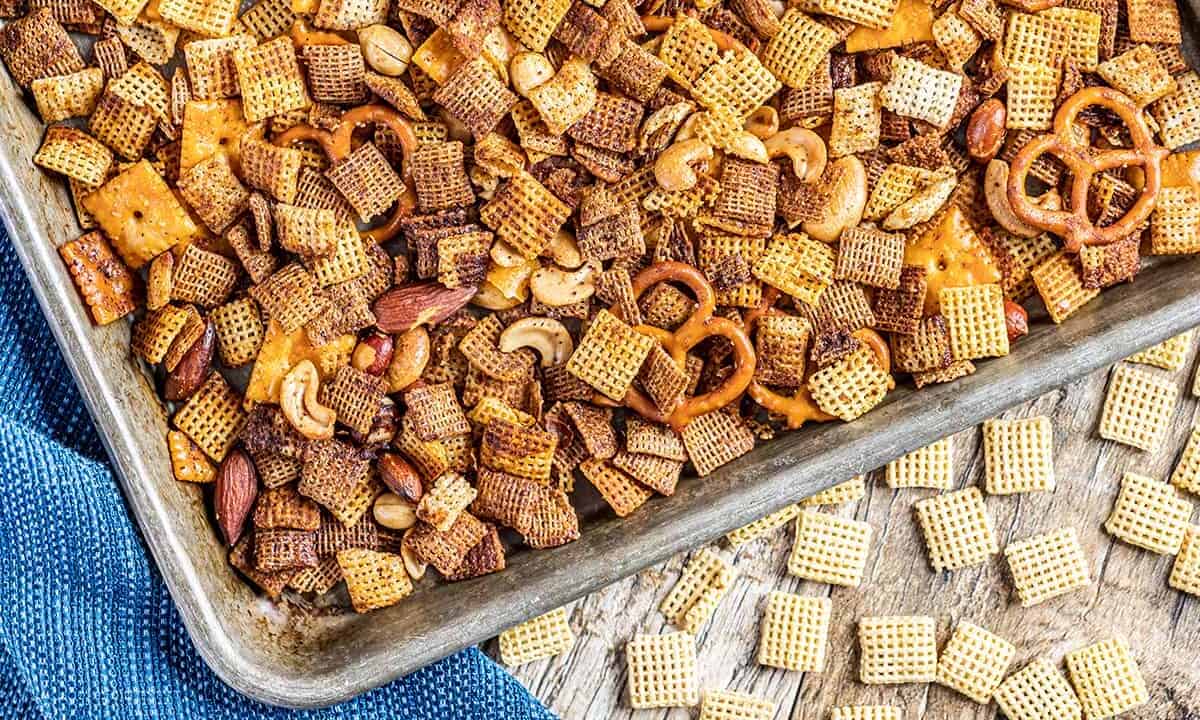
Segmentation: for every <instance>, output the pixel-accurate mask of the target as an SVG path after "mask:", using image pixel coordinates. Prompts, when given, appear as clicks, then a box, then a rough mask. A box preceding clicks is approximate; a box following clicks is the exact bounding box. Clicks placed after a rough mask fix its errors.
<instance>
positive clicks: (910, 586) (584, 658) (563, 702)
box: [488, 348, 1200, 720]
mask: <svg viewBox="0 0 1200 720" xmlns="http://www.w3.org/2000/svg"><path fill="white" fill-rule="evenodd" d="M1195 361H1196V358H1195V349H1194V348H1193V350H1192V357H1190V358H1189V362H1188V363H1187V365H1186V366H1185V369H1184V370H1181V371H1179V372H1177V373H1173V374H1172V375H1173V377H1174V378H1175V379H1176V381H1177V383H1178V386H1179V387H1180V391H1181V396H1180V397H1181V401H1180V403H1179V405H1178V407H1177V409H1176V413H1175V419H1174V424H1173V427H1172V428H1171V431H1170V434H1169V436H1168V437H1167V439H1166V440H1165V442H1164V443H1163V446H1162V448H1161V449H1160V450H1159V451H1158V452H1156V453H1144V452H1141V451H1138V450H1136V449H1133V448H1129V447H1126V446H1123V445H1119V444H1117V443H1113V442H1109V441H1106V440H1101V439H1100V438H1099V437H1098V435H1097V433H1096V428H1097V425H1098V422H1099V416H1100V409H1101V407H1102V405H1103V402H1104V393H1105V388H1106V386H1107V380H1108V372H1099V373H1096V374H1094V375H1091V376H1089V377H1086V378H1084V379H1082V380H1079V381H1077V382H1075V383H1072V384H1070V385H1067V386H1064V387H1062V388H1060V389H1059V390H1056V391H1054V392H1051V393H1049V394H1047V395H1044V396H1042V397H1041V398H1038V399H1037V400H1035V401H1033V402H1030V403H1027V404H1025V405H1021V406H1018V407H1016V408H1013V409H1012V410H1010V411H1008V412H1006V413H1005V414H1004V417H1009V418H1014V417H1026V416H1033V415H1048V416H1049V417H1050V418H1051V420H1052V423H1053V426H1054V447H1055V476H1056V479H1057V486H1058V487H1057V490H1056V491H1055V492H1054V493H1052V494H1023V495H1012V496H996V497H987V498H986V501H985V502H986V504H987V508H988V512H989V513H990V515H991V517H992V519H993V522H994V524H995V527H996V531H997V534H998V536H999V542H1000V546H1001V547H1002V548H1003V547H1004V546H1005V545H1006V544H1008V543H1009V542H1010V541H1013V540H1018V539H1022V538H1025V537H1028V536H1030V535H1035V534H1039V533H1044V532H1048V531H1051V530H1055V529H1058V528H1061V527H1063V526H1065V525H1071V526H1074V527H1075V528H1076V529H1077V530H1078V532H1079V536H1080V541H1081V542H1082V544H1083V548H1084V552H1085V553H1086V555H1087V557H1088V558H1089V560H1090V563H1091V577H1092V579H1093V583H1092V585H1091V586H1090V587H1087V588H1084V589H1081V590H1077V591H1075V592H1072V593H1070V594H1067V595H1065V596H1062V597H1059V598H1055V599H1053V600H1049V601H1047V602H1045V603H1043V604H1041V605H1038V606H1035V607H1032V608H1022V607H1020V605H1019V604H1018V603H1017V601H1016V596H1015V593H1014V591H1013V588H1012V583H1011V580H1010V579H1009V578H1008V577H1007V564H1006V563H1005V561H1004V559H1003V555H996V556H994V557H993V558H992V559H991V560H990V561H989V562H987V563H985V564H983V565H981V566H977V567H973V568H968V569H965V570H960V571H957V572H943V573H935V572H934V571H933V570H932V569H931V568H930V566H929V561H928V560H927V558H926V554H925V547H924V542H923V540H922V539H921V536H920V530H919V528H918V527H917V523H916V520H915V518H914V514H913V510H912V505H913V503H914V502H915V501H917V500H919V499H921V498H923V497H927V496H929V495H931V494H934V492H935V491H932V490H912V489H910V490H891V489H890V488H888V487H887V484H886V483H885V482H884V480H883V472H882V469H881V470H877V471H875V472H873V473H871V474H870V475H869V476H868V485H867V496H866V497H864V498H863V499H862V500H859V501H858V502H855V503H850V504H849V505H848V506H845V507H841V508H837V509H836V510H835V512H836V513H837V514H839V515H843V516H846V517H853V518H856V519H858V520H862V521H866V522H869V523H870V524H871V525H873V526H874V528H875V535H874V538H873V539H872V548H871V554H870V556H869V559H868V563H867V569H866V577H865V579H864V580H863V583H862V586H861V587H859V588H842V587H831V586H829V585H823V584H818V583H813V582H808V581H803V580H800V579H799V578H796V577H792V576H789V575H788V574H787V571H786V563H787V556H788V553H789V552H790V549H791V545H792V529H791V527H790V526H788V527H786V528H784V529H780V530H777V531H776V532H774V533H773V534H772V535H771V536H770V537H769V538H760V539H758V540H755V541H754V542H751V543H748V544H746V545H743V546H742V547H741V548H739V549H738V550H737V551H736V552H734V551H732V550H731V549H730V548H728V547H727V546H726V545H725V544H724V542H723V541H722V542H721V543H719V547H720V548H721V552H722V553H723V554H724V555H725V556H726V557H732V558H733V560H734V566H735V567H736V569H737V571H738V573H739V576H738V580H737V582H736V584H735V585H734V588H733V589H732V590H731V591H730V592H729V594H728V595H726V596H725V598H724V599H723V600H722V601H721V604H720V605H719V606H718V608H717V610H716V612H715V613H714V615H713V617H712V619H711V620H710V621H709V623H708V624H707V625H706V626H705V628H704V629H703V631H702V632H701V633H700V635H699V637H698V654H699V665H700V680H701V687H703V688H714V689H733V690H739V691H744V692H750V693H753V694H755V695H758V696H761V697H765V698H769V699H771V700H773V701H775V702H776V703H778V711H777V712H776V715H775V717H776V718H777V719H778V720H782V719H784V718H792V719H793V720H800V719H804V720H826V718H828V716H829V710H830V708H831V707H833V706H834V705H838V704H867V703H879V704H895V705H898V706H902V707H904V708H905V709H906V712H905V715H904V717H905V718H906V720H914V719H916V718H930V719H932V718H937V719H939V720H940V719H942V718H946V719H953V720H974V719H981V718H992V717H996V716H997V715H998V712H997V710H996V706H995V704H994V703H993V704H990V705H987V706H980V705H977V704H975V703H973V702H971V701H970V700H968V699H966V698H965V697H963V696H961V695H959V694H957V693H955V692H953V691H951V690H949V689H947V688H945V687H942V686H940V685H935V684H929V685H896V686H878V685H875V686H869V685H863V684H862V683H859V682H858V680H857V677H858V643H857V639H856V638H857V635H856V633H857V627H856V621H857V620H858V618H860V617H863V616H865V615H889V614H914V615H915V614H922V615H932V616H935V617H936V618H937V620H938V642H939V647H940V646H941V645H942V644H944V643H945V641H946V639H947V638H948V637H949V633H950V628H951V627H952V624H953V623H956V622H957V621H958V620H960V619H966V620H971V621H972V622H975V623H976V624H979V625H981V626H983V627H985V628H987V629H989V630H991V631H993V632H995V633H997V634H999V635H1001V636H1002V637H1005V638H1007V639H1009V640H1010V641H1012V642H1013V643H1015V644H1016V645H1017V655H1016V659H1015V661H1014V664H1013V666H1012V667H1011V668H1010V671H1013V670H1016V669H1018V668H1020V667H1021V666H1023V665H1024V664H1025V663H1027V662H1028V661H1030V660H1032V659H1033V658H1035V657H1038V656H1043V655H1044V656H1049V657H1050V658H1051V659H1052V660H1053V661H1054V662H1060V661H1061V659H1062V657H1063V655H1064V653H1066V652H1068V651H1070V650H1073V649H1075V648H1078V647H1082V646H1084V645H1087V644H1090V643H1093V642H1096V641H1098V640H1101V639H1104V638H1107V637H1109V636H1111V635H1113V634H1119V635H1123V636H1124V637H1126V638H1128V639H1129V641H1130V643H1131V645H1132V648H1133V653H1134V656H1135V657H1136V659H1137V661H1138V663H1139V666H1140V667H1141V670H1142V673H1143V675H1144V676H1145V678H1146V682H1147V685H1148V687H1149V689H1150V695H1151V702H1150V703H1149V704H1147V705H1145V706H1143V707H1142V708H1140V709H1139V710H1137V711H1135V712H1132V713H1129V714H1128V715H1126V716H1124V717H1127V718H1145V719H1147V720H1150V719H1153V720H1185V719H1196V718H1200V598H1195V597H1191V596H1189V595H1185V594H1183V593H1181V592H1178V591H1176V590H1173V589H1171V588H1169V587H1168V586H1167V576H1168V575H1169V574H1170V570H1171V563H1172V560H1173V558H1172V557H1164V556H1160V555H1155V554H1152V553H1149V552H1145V551H1142V550H1138V549H1136V548H1134V547H1131V546H1128V545H1124V544H1122V543H1120V542H1118V541H1116V540H1114V539H1113V538H1112V537H1110V536H1109V535H1108V534H1106V533H1105V532H1104V529H1103V527H1102V523H1103V522H1104V519H1105V518H1106V517H1107V515H1108V512H1109V510H1110V509H1111V508H1112V504H1113V501H1114V499H1115V497H1116V493H1117V488H1118V484H1119V482H1120V479H1121V476H1122V474H1123V473H1124V472H1125V471H1126V470H1133V471H1137V472H1141V473H1144V474H1147V475H1150V476H1152V477H1155V478H1162V479H1165V478H1167V477H1168V476H1169V473H1170V471H1171V469H1172V468H1173V467H1174V464H1175V461H1176V459H1177V458H1178V455H1179V453H1180V451H1181V450H1182V448H1183V444H1184V442H1185V440H1186V438H1187V435H1188V433H1189V431H1190V429H1191V428H1192V426H1193V425H1194V424H1195V423H1196V422H1197V420H1198V411H1197V401H1196V398H1195V397H1194V396H1193V395H1192V394H1191V385H1192V375H1193V373H1194V372H1195V370H1194V366H1195ZM1142 367H1144V366H1142ZM1151 370H1152V371H1154V372H1161V373H1166V371H1161V370H1157V369H1153V368H1151ZM953 442H954V461H955V471H956V474H957V481H958V486H959V487H965V486H968V485H980V486H982V484H983V469H984V468H983V454H982V439H981V435H980V431H979V429H978V428H973V429H971V430H967V431H964V432H961V433H959V434H958V435H955V436H954V441H953ZM1191 499H1192V500H1193V501H1195V500H1197V498H1191ZM1198 504H1200V503H1198ZM1193 522H1197V520H1196V519H1195V518H1193ZM685 560H686V556H684V555H680V556H677V557H675V558H673V559H671V560H670V561H669V562H666V563H664V564H662V565H659V566H656V567H653V568H650V569H647V570H645V571H643V572H641V573H639V574H637V575H635V576H633V577H630V578H626V579H625V580H623V581H621V582H619V583H616V584H615V585H612V586H609V587H607V588H605V589H604V590H601V591H600V592H597V593H594V594H592V595H590V596H588V597H586V598H583V599H582V600H580V601H578V602H576V603H574V604H573V605H572V606H571V608H570V617H571V626H572V627H573V628H574V629H575V632H576V634H577V635H578V640H577V642H576V643H575V646H574V647H573V648H572V649H571V650H570V651H569V652H568V653H566V654H564V655H562V656H559V657H556V658H550V659H548V660H542V661H538V662H534V663H530V664H528V665H525V666H523V667H519V668H516V669H514V674H515V675H516V677H517V678H518V679H520V681H521V682H522V683H524V684H525V685H526V687H528V688H529V689H530V690H531V691H532V692H533V694H534V695H536V696H537V697H538V698H540V699H541V700H542V701H543V702H545V703H546V705H548V706H549V707H550V708H551V709H552V710H554V711H555V712H556V713H558V714H559V715H560V716H561V717H562V718H564V720H583V719H585V718H586V719H588V720H592V719H600V718H614V719H619V718H672V719H675V718H691V717H695V715H696V714H697V712H698V711H697V710H695V709H693V710H683V709H674V710H670V711H663V710H639V711H634V710H631V709H630V708H629V701H628V697H627V694H626V692H625V682H626V678H625V657H624V647H625V643H626V642H627V641H628V640H629V639H630V638H631V637H633V635H634V634H636V633H639V632H640V633H660V632H669V631H671V630H673V629H674V628H673V627H671V626H670V625H669V624H668V623H667V622H666V620H665V619H664V618H663V617H662V615H661V614H660V613H659V612H658V604H659V603H660V602H661V601H662V598H663V597H664V596H665V594H666V593H667V591H668V590H669V589H670V587H671V585H672V584H673V583H674V582H675V580H676V579H677V578H678V577H679V572H680V569H681V567H682V565H683V563H684V561H685ZM773 589H779V590H785V591H788V592H794V593H799V594H802V595H828V596H829V597H831V598H832V600H833V619H832V622H831V626H830V638H829V649H828V665H827V667H826V670H825V672H824V673H819V674H817V673H797V672H785V671H782V670H775V669H771V668H766V667H762V666H759V665H757V664H756V663H755V662H754V657H755V652H756V648H757V644H758V633H759V619H760V616H761V614H762V611H763V605H764V603H765V597H766V594H767V593H768V592H769V591H770V590H773ZM495 645H496V643H495V642H494V641H493V642H492V643H490V644H489V646H488V649H489V651H490V652H492V653H493V654H494V655H495V654H496V652H497V651H496V647H495Z"/></svg>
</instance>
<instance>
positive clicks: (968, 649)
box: [937, 620, 1017, 704]
mask: <svg viewBox="0 0 1200 720" xmlns="http://www.w3.org/2000/svg"><path fill="white" fill-rule="evenodd" d="M1016 654H1017V648H1016V646H1015V645H1013V644H1012V643H1010V642H1009V641H1007V640H1005V639H1004V638H1002V637H999V636H998V635H994V634H992V633H990V632H988V631H987V630H984V629H983V628H981V627H979V626H978V625H975V624H974V623H970V622H967V621H966V620H963V621H961V622H959V623H958V626H957V627H956V628H954V634H953V635H951V636H950V641H949V642H948V643H946V647H945V648H943V649H942V655H941V657H940V658H938V666H937V681H938V683H939V684H941V685H945V686H946V687H948V688H951V689H953V690H957V691H959V692H960V693H962V694H963V695H966V696H967V697H969V698H971V699H972V700H974V701H975V702H977V703H980V704H987V703H988V702H989V701H991V699H992V694H993V693H995V692H996V688H998V687H1000V681H1001V680H1003V679H1004V673H1005V671H1007V670H1008V664H1009V663H1010V662H1012V659H1013V656H1014V655H1016Z"/></svg>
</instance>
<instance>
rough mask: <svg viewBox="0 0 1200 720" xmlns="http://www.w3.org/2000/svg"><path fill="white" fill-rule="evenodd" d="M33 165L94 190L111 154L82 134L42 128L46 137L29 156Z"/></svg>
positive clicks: (57, 127) (103, 176)
mask: <svg viewBox="0 0 1200 720" xmlns="http://www.w3.org/2000/svg"><path fill="white" fill-rule="evenodd" d="M33 162H34V164H35V165H39V166H41V167H43V168H45V169H47V170H53V171H54V172H57V173H61V174H63V175H65V176H66V177H68V178H71V179H73V180H77V181H79V182H81V183H83V184H85V185H88V186H91V187H97V186H99V185H100V184H101V183H103V182H104V180H105V179H106V178H107V177H108V171H109V168H110V167H111V166H112V162H113V155H112V152H111V151H110V150H109V149H108V148H107V147H105V146H104V143H102V142H100V141H99V140H97V139H95V138H93V137H92V136H91V135H88V134H87V133H86V132H84V131H82V130H78V129H76V128H73V127H67V126H64V125H54V126H51V127H49V128H46V135H45V137H44V138H42V144H41V147H39V148H38V151H37V153H36V154H34V156H33Z"/></svg>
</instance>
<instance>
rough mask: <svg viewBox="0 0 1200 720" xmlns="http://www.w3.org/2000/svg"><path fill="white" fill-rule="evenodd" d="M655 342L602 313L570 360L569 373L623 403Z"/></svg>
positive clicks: (597, 315)
mask: <svg viewBox="0 0 1200 720" xmlns="http://www.w3.org/2000/svg"><path fill="white" fill-rule="evenodd" d="M654 343H655V341H654V338H651V337H650V336H648V335H643V334H641V333H640V332H638V331H637V330H634V329H633V328H631V327H629V326H628V325H626V324H625V323H624V322H622V321H621V320H620V319H619V318H618V317H617V316H616V315H613V314H612V313H610V312H609V311H607V310H601V311H600V312H599V313H597V314H596V317H595V319H594V320H592V324H591V325H590V326H589V327H588V329H587V332H586V333H584V335H583V339H581V340H580V341H579V345H578V346H577V347H576V348H575V352H573V353H571V357H570V359H568V360H567V372H569V373H571V374H572V375H574V376H575V377H577V378H579V379H580V380H582V381H584V382H586V383H587V384H588V385H591V386H592V387H594V388H596V389H597V390H599V391H600V392H602V393H604V394H605V395H606V396H608V397H609V398H611V399H613V400H622V399H623V398H624V397H625V393H626V392H627V391H628V390H629V386H630V385H631V384H633V379H634V378H635V377H637V374H638V370H640V369H641V367H642V362H643V361H645V359H646V356H647V355H649V354H650V350H651V349H652V348H653V347H654Z"/></svg>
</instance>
